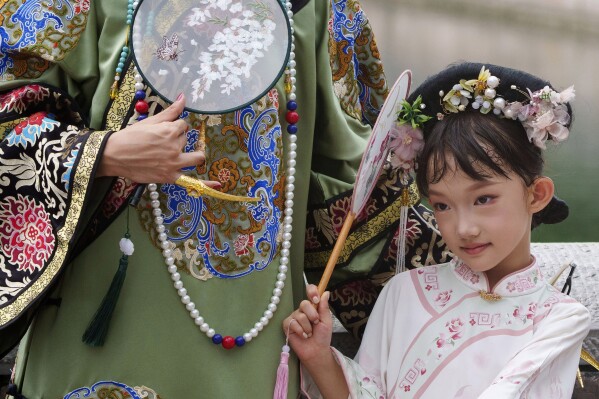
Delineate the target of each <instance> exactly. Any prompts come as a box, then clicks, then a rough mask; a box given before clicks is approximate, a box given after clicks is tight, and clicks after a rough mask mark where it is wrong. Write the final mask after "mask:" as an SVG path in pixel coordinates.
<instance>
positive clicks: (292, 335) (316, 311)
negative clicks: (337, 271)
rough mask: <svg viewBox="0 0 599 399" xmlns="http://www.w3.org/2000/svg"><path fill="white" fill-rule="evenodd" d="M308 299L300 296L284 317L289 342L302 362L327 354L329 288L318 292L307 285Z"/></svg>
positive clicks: (331, 330) (328, 341)
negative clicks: (288, 313)
mask: <svg viewBox="0 0 599 399" xmlns="http://www.w3.org/2000/svg"><path fill="white" fill-rule="evenodd" d="M306 294H307V295H308V298H310V300H303V301H302V302H301V303H300V306H299V308H298V309H297V310H295V311H294V312H293V313H292V314H291V315H290V316H289V317H287V318H286V319H285V320H283V330H284V331H285V334H287V333H288V332H289V335H288V337H289V345H290V346H291V348H292V349H293V351H294V352H295V353H296V354H297V356H298V357H299V358H300V360H301V361H302V362H303V363H306V364H307V363H310V362H317V361H318V360H319V359H321V358H322V355H328V356H330V349H329V347H330V345H331V337H332V334H333V319H332V317H331V312H330V311H329V302H328V301H329V296H330V293H329V292H325V293H324V294H323V295H322V297H320V296H319V295H318V289H317V287H316V286H315V285H312V284H310V285H308V286H307V287H306Z"/></svg>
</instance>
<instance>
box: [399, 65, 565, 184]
mask: <svg viewBox="0 0 599 399" xmlns="http://www.w3.org/2000/svg"><path fill="white" fill-rule="evenodd" d="M499 84H500V79H499V78H497V77H496V76H494V75H492V74H491V71H490V70H488V69H487V68H486V67H485V66H483V67H482V68H481V70H480V73H479V75H478V77H477V78H476V79H471V80H466V79H461V80H460V82H459V83H456V84H454V85H453V86H452V88H451V90H450V91H449V92H447V93H445V92H444V91H440V92H439V97H440V103H441V108H442V110H443V112H439V113H437V114H436V119H437V120H442V119H443V118H444V117H445V116H446V115H450V114H452V113H458V112H462V111H466V110H468V107H471V108H472V109H474V110H479V112H480V113H482V114H488V113H491V112H492V113H493V114H494V115H496V116H498V117H501V118H508V119H513V120H518V121H520V123H522V126H523V127H524V129H525V130H526V134H527V137H528V141H529V142H531V143H532V144H534V145H535V146H537V147H539V148H541V149H545V148H546V145H545V143H546V141H547V140H548V139H551V140H552V141H554V142H562V141H564V140H566V139H567V138H568V135H569V134H570V131H569V129H568V125H569V123H570V114H569V112H568V107H567V104H568V103H569V102H570V101H572V100H573V99H574V97H575V92H574V86H570V87H568V88H567V89H565V90H563V91H561V92H557V91H555V90H553V89H552V88H550V87H549V86H545V87H544V88H542V89H540V90H537V91H534V92H533V91H531V90H530V89H528V88H527V89H526V91H524V90H521V89H519V88H518V87H517V86H515V85H512V86H510V87H511V89H512V90H517V91H518V92H520V93H522V94H523V95H524V96H525V97H526V100H524V101H512V102H508V101H507V100H505V99H504V98H503V97H502V96H499V95H497V88H498V86H499ZM425 108H426V106H425V104H424V103H423V100H422V97H421V96H418V97H417V98H416V100H415V101H414V102H413V103H412V104H410V103H408V102H407V101H406V100H403V101H402V108H401V110H400V111H399V112H398V116H397V122H396V124H395V126H394V127H392V128H391V131H390V133H389V135H390V137H391V141H390V150H391V151H390V154H391V155H390V162H391V165H392V166H393V167H394V168H401V169H403V170H404V171H405V172H406V173H409V172H410V171H412V170H414V169H415V168H416V167H417V165H416V161H415V160H416V157H417V156H418V154H419V153H420V151H421V150H422V149H423V147H424V139H423V134H422V126H423V124H425V123H426V122H428V121H429V120H431V119H433V118H432V117H431V116H428V115H426V114H424V113H423V111H424V110H425Z"/></svg>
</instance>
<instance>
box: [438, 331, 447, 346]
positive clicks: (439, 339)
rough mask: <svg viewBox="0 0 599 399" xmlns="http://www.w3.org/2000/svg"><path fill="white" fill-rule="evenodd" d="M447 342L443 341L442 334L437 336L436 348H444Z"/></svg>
mask: <svg viewBox="0 0 599 399" xmlns="http://www.w3.org/2000/svg"><path fill="white" fill-rule="evenodd" d="M446 343H447V341H446V340H445V336H444V335H443V334H439V338H437V348H442V347H444V346H445V344H446Z"/></svg>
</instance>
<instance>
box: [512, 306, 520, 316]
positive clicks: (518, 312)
mask: <svg viewBox="0 0 599 399" xmlns="http://www.w3.org/2000/svg"><path fill="white" fill-rule="evenodd" d="M512 314H513V315H514V317H520V307H519V306H518V307H517V308H516V309H514V313H512Z"/></svg>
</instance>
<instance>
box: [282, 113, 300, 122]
mask: <svg viewBox="0 0 599 399" xmlns="http://www.w3.org/2000/svg"><path fill="white" fill-rule="evenodd" d="M285 120H286V121H287V123H297V121H299V114H298V113H297V112H295V111H287V115H285Z"/></svg>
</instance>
